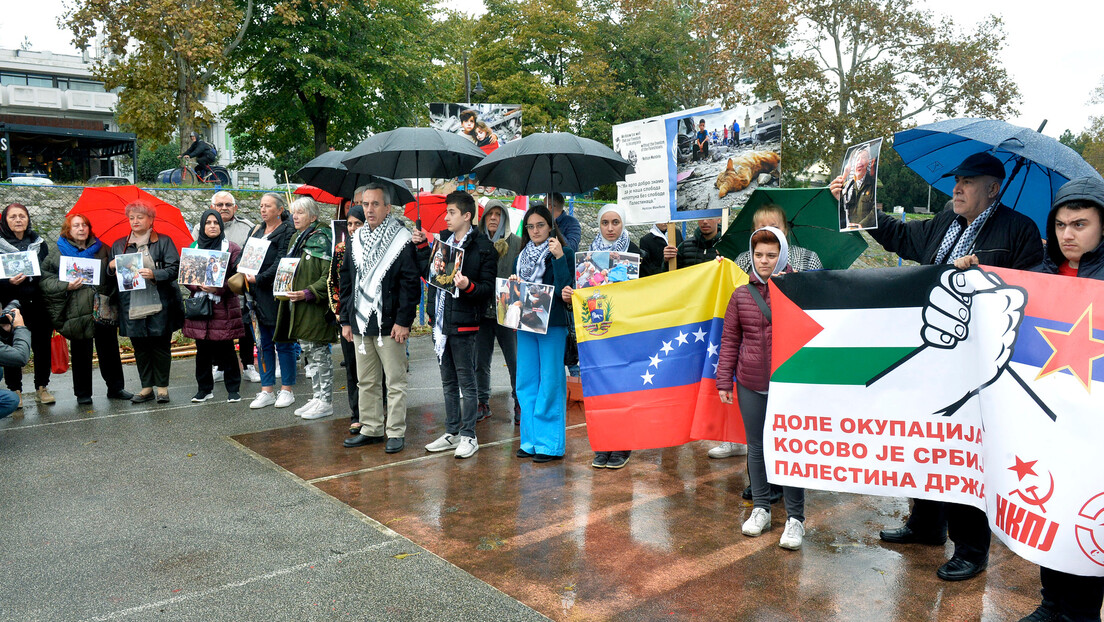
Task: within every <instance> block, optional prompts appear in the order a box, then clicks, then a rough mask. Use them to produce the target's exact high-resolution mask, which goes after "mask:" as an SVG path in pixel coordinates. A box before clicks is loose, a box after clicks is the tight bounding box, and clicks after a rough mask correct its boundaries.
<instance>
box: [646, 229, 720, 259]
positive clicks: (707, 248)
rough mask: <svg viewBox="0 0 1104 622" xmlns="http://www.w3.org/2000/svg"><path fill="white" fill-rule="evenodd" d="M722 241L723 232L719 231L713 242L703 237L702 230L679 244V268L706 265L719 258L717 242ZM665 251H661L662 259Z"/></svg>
mask: <svg viewBox="0 0 1104 622" xmlns="http://www.w3.org/2000/svg"><path fill="white" fill-rule="evenodd" d="M720 241H721V232H720V231H717V232H716V235H714V236H713V239H712V240H707V239H705V238H704V237H702V232H701V229H698V230H697V231H695V232H694V235H693V236H692V237H691V238H690V239H688V240H685V241H683V243H682V244H679V247H678V267H680V268H689V267H690V266H696V265H698V264H700V263H705V262H707V261H711V260H713V259H716V258H717V249H716V248H714V247H715V246H717V242H720ZM662 255H663V250H662V249H660V256H661V257H662Z"/></svg>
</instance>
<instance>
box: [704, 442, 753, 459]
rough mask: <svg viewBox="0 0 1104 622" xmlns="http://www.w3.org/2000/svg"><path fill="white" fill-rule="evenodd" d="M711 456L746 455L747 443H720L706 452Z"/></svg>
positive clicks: (729, 456)
mask: <svg viewBox="0 0 1104 622" xmlns="http://www.w3.org/2000/svg"><path fill="white" fill-rule="evenodd" d="M706 455H707V456H709V457H710V458H731V457H733V456H746V455H747V445H744V444H743V443H729V442H728V441H725V442H723V443H721V444H720V445H717V446H716V447H714V448H713V449H710V450H709V452H708V453H707V454H706Z"/></svg>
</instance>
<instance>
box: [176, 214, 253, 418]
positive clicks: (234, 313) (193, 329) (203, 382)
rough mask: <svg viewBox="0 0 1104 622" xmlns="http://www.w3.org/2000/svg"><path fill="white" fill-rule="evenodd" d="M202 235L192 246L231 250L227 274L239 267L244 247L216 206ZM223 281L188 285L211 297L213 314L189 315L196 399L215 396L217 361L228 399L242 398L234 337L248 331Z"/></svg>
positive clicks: (206, 217)
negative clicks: (226, 230)
mask: <svg viewBox="0 0 1104 622" xmlns="http://www.w3.org/2000/svg"><path fill="white" fill-rule="evenodd" d="M199 222H200V225H202V226H201V227H200V229H199V238H198V239H197V240H196V241H195V243H193V244H192V248H201V249H203V250H209V251H223V252H229V253H230V262H229V263H228V264H227V267H226V272H227V275H229V274H233V273H235V272H237V271H238V261H239V260H240V259H241V247H240V246H238V245H237V244H235V243H233V242H231V241H230V240H227V239H226V235H225V233H224V229H223V220H222V217H221V216H220V215H219V213H218V212H216V211H215V210H213V209H209V210H206V211H205V212H203V215H202V216H201V217H200V219H199ZM222 282H223V283H222V285H221V286H218V287H215V286H207V285H203V286H197V285H186V286H185V287H187V288H188V291H190V292H192V297H193V298H204V297H205V298H208V299H209V300H210V301H211V315H210V316H209V317H205V318H195V319H191V318H189V319H185V320H184V336H185V337H188V338H190V339H195V346H196V358H195V366H196V370H195V376H196V383H197V384H198V385H199V390H198V391H197V392H196V394H195V397H193V398H192V401H193V402H205V401H207V400H209V399H211V398H213V397H214V393H213V390H214V388H215V385H214V382H215V381H214V376H213V374H212V369H214V367H213V366H214V365H221V366H222V369H223V370H224V375H223V378H224V379H225V382H226V401H227V402H239V401H241V393H240V391H241V379H242V377H241V372H240V371H239V370H238V362H237V360H236V358H235V355H234V339H240V338H241V337H242V335H243V333H245V327H244V326H243V325H242V318H241V315H242V312H241V305H240V303H239V302H238V297H237V296H236V295H235V294H234V293H233V292H232V291H230V287H229V286H228V284H227V282H226V279H225V278H224V279H222Z"/></svg>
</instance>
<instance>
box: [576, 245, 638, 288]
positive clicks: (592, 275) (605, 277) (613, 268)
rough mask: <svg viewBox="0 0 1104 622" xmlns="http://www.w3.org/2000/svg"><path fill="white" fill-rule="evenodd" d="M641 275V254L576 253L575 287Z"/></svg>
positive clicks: (596, 284) (595, 285)
mask: <svg viewBox="0 0 1104 622" xmlns="http://www.w3.org/2000/svg"><path fill="white" fill-rule="evenodd" d="M639 276H640V255H637V254H636V253H618V252H617V251H584V252H580V253H575V289H582V288H584V287H597V286H598V285H607V284H609V283H620V282H622V281H628V280H631V279H635V278H638V277H639Z"/></svg>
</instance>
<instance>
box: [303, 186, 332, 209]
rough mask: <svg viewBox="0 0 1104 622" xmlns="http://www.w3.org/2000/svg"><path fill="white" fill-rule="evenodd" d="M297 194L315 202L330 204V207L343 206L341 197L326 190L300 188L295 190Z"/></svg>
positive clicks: (313, 187)
mask: <svg viewBox="0 0 1104 622" xmlns="http://www.w3.org/2000/svg"><path fill="white" fill-rule="evenodd" d="M295 194H302V195H305V196H308V197H311V198H312V199H314V200H315V201H319V202H322V203H329V204H330V205H341V201H342V199H341V197H335V196H334V195H332V194H330V193H329V192H326V191H325V190H323V189H321V188H319V187H317V186H311V185H306V186H299V187H298V188H296V189H295Z"/></svg>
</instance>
